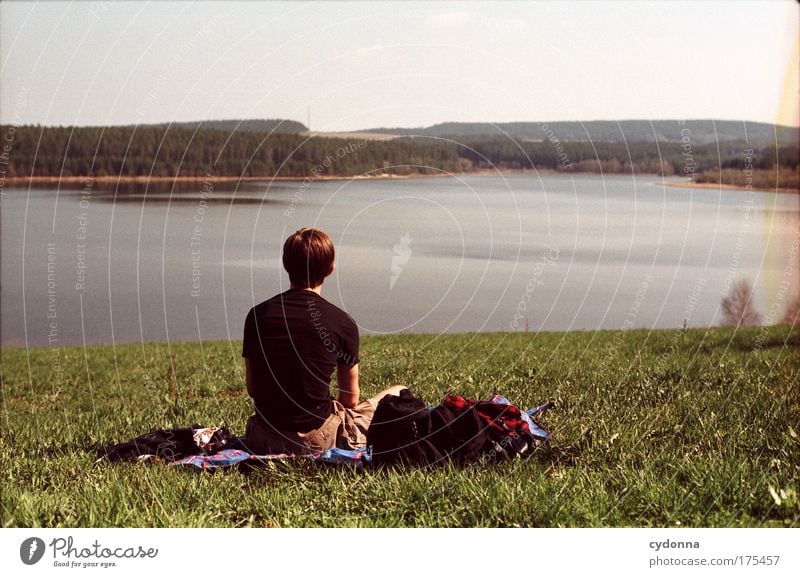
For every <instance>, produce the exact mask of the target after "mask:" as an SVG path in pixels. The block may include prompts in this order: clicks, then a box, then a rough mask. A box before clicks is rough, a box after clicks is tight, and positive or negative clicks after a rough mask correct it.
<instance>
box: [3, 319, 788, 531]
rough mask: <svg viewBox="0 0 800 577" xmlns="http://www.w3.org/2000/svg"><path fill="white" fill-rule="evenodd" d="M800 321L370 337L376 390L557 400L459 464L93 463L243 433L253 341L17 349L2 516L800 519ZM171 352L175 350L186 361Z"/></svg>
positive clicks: (486, 522) (11, 371)
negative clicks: (209, 468)
mask: <svg viewBox="0 0 800 577" xmlns="http://www.w3.org/2000/svg"><path fill="white" fill-rule="evenodd" d="M798 345H800V330H798V329H790V328H789V327H786V326H779V327H768V328H766V327H765V328H753V329H739V330H734V329H719V328H715V329H695V330H689V331H685V332H684V331H652V332H651V331H626V332H622V331H618V332H585V333H550V334H525V333H514V334H510V333H487V334H458V335H444V336H434V335H399V336H388V337H364V338H363V339H362V355H361V358H362V361H361V375H362V376H361V381H362V392H363V394H364V396H368V395H370V394H372V393H374V392H377V391H378V390H380V389H382V388H384V387H386V386H388V385H390V384H397V383H403V384H410V385H411V386H412V387H413V389H414V390H415V392H416V393H417V395H419V396H421V397H422V398H424V399H425V400H426V401H428V402H429V403H431V404H434V403H438V402H439V401H440V400H441V398H442V396H443V395H444V394H445V393H446V392H448V391H455V392H458V393H460V394H463V395H466V396H472V397H481V398H482V397H487V396H488V395H490V394H492V393H494V392H500V393H503V394H505V395H506V396H507V397H509V398H510V399H511V400H512V401H514V402H515V403H517V404H519V405H521V406H526V407H527V406H532V405H535V404H538V403H541V402H543V401H545V400H547V399H553V400H554V401H555V404H556V408H555V409H554V410H552V411H551V412H549V413H548V414H547V415H546V417H545V418H544V419H543V424H544V425H545V426H546V427H547V428H548V429H549V430H550V431H551V432H552V434H553V439H552V442H551V443H550V445H549V447H546V448H544V449H541V450H539V451H537V453H536V454H534V455H533V456H532V457H530V458H528V459H525V460H515V461H508V462H504V463H500V464H498V465H492V466H482V467H472V468H466V469H458V468H456V467H454V466H447V467H439V468H436V469H421V470H413V471H364V472H358V471H354V470H351V469H349V468H347V467H336V466H323V465H314V464H311V463H308V462H305V461H297V462H288V463H281V464H277V465H275V466H273V467H270V468H267V469H265V470H259V471H254V472H251V473H249V474H244V473H241V472H239V471H236V470H226V471H222V472H218V473H215V474H201V473H197V472H194V471H190V470H183V469H180V470H179V469H175V468H171V467H169V466H166V465H164V464H160V463H151V464H118V465H112V464H109V463H107V462H103V461H101V462H96V457H95V453H94V450H95V448H96V447H97V446H98V445H99V444H102V443H108V442H119V441H124V440H127V439H129V438H131V437H134V436H136V435H138V434H142V433H145V432H147V431H148V430H150V429H153V428H158V427H181V426H187V425H190V424H192V423H194V422H197V423H201V424H207V425H223V424H225V425H227V426H228V427H229V428H230V429H231V430H232V432H233V433H235V434H241V433H243V427H244V423H245V420H246V418H247V416H248V415H249V414H250V411H251V407H250V403H249V399H248V398H247V396H246V394H245V393H244V390H243V388H244V387H243V384H242V383H243V378H242V362H241V358H240V343H239V342H204V343H202V344H200V343H172V344H171V345H169V346H168V345H167V344H165V343H161V344H144V345H140V344H134V345H117V346H116V347H112V346H93V347H88V348H86V349H85V350H84V349H83V348H81V347H75V348H54V349H29V350H27V351H26V350H24V349H3V350H2V367H1V371H2V374H1V375H0V376H1V377H2V401H3V427H2V434H0V482H1V483H2V497H0V498H1V499H2V503H1V506H0V515H1V516H2V518H1V520H2V525H3V526H6V527H20V526H46V527H55V526H92V527H100V526H103V527H107V526H113V527H118V526H119V527H139V526H144V527H208V526H221V527H230V526H237V527H240V526H259V527H261V526H544V527H550V526H568V527H575V526H634V527H643V526H648V527H666V526H683V527H686V526H703V527H722V526H747V527H761V526H780V527H783V526H794V527H797V526H800V499H799V498H798V490H800V487H798V479H800V438H798V435H800V380H799V379H800V377H799V375H800V360H799V358H798V355H797V351H798ZM171 359H172V360H171Z"/></svg>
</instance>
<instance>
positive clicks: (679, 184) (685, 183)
mask: <svg viewBox="0 0 800 577" xmlns="http://www.w3.org/2000/svg"><path fill="white" fill-rule="evenodd" d="M661 184H663V185H664V186H672V187H675V188H703V189H717V190H739V191H742V192H747V191H751V190H752V191H754V192H778V193H782V194H784V193H789V194H792V193H794V194H800V190H797V189H796V188H763V187H758V186H751V187H750V188H747V187H745V186H740V185H738V184H720V183H718V182H692V181H689V180H664V181H662V182H661Z"/></svg>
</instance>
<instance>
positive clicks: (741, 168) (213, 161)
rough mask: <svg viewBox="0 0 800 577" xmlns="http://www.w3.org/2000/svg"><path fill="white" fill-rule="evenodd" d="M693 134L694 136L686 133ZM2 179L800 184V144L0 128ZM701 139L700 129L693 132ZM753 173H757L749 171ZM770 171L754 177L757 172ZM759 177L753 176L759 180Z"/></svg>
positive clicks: (180, 129) (143, 128)
mask: <svg viewBox="0 0 800 577" xmlns="http://www.w3.org/2000/svg"><path fill="white" fill-rule="evenodd" d="M687 129H688V130H691V129H689V128H687ZM0 131H1V132H2V133H3V134H4V135H5V136H4V138H5V140H4V147H3V152H2V154H1V155H0V179H2V181H3V182H5V179H6V178H8V177H10V178H14V177H17V178H23V179H24V178H29V177H65V176H66V177H83V176H93V177H94V176H96V177H126V178H130V177H149V176H156V177H162V178H171V177H193V178H198V177H206V176H209V175H214V176H227V177H242V176H249V177H270V176H279V177H303V178H307V177H310V178H315V177H320V176H338V177H343V176H356V175H365V176H375V175H381V174H395V175H409V174H441V173H445V174H452V173H464V172H472V171H478V170H496V169H500V170H504V169H512V170H519V169H523V170H530V169H537V170H542V169H544V170H557V171H569V172H594V173H603V174H614V173H619V174H663V175H665V176H671V175H681V176H686V177H693V178H694V177H700V176H703V173H708V174H707V175H705V176H703V178H706V179H711V180H706V181H707V182H715V179H716V181H718V180H719V179H720V178H722V179H723V182H726V183H731V184H742V182H744V181H743V180H742V179H743V178H745V177H747V178H749V179H750V182H749V183H750V184H753V186H759V187H765V188H776V187H777V188H790V189H797V188H798V145H797V144H791V145H784V146H778V147H776V146H775V144H774V143H772V144H764V145H757V144H755V143H754V142H753V141H752V140H751V141H750V142H744V141H741V140H738V141H720V142H712V143H706V144H697V143H696V142H695V140H694V139H693V138H690V139H689V140H688V141H683V142H681V141H675V142H660V141H659V142H658V143H656V142H653V141H650V142H647V141H645V142H633V141H628V142H609V141H600V140H598V141H591V142H589V141H569V140H555V139H554V138H547V139H544V140H541V139H538V140H535V141H534V140H533V139H521V138H509V137H506V136H504V137H500V136H463V137H459V138H457V139H453V140H444V139H439V138H427V137H416V138H415V137H404V136H399V137H397V138H393V139H389V140H371V139H370V138H369V137H368V136H367V135H364V137H363V138H362V137H360V135H358V134H352V133H351V134H349V135H346V137H342V138H319V137H312V136H309V135H308V134H280V133H274V132H273V133H263V132H259V131H255V132H254V131H247V130H235V131H228V130H219V129H211V128H208V127H206V123H203V127H202V128H196V127H195V128H188V127H175V126H174V125H170V126H167V125H163V126H153V125H150V126H136V127H124V126H116V127H106V128H99V127H41V126H17V127H12V126H0ZM692 134H694V133H692ZM748 171H749V172H748ZM753 171H762V173H763V174H761V176H760V178H761V180H759V181H756V180H755V176H752V175H751V174H750V173H751V172H753ZM751 176H752V178H751Z"/></svg>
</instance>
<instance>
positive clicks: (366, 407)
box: [244, 401, 375, 455]
mask: <svg viewBox="0 0 800 577" xmlns="http://www.w3.org/2000/svg"><path fill="white" fill-rule="evenodd" d="M374 414H375V405H373V404H372V403H371V402H370V401H361V402H360V403H359V404H358V405H356V406H355V408H352V409H348V408H345V407H344V406H343V405H342V404H341V403H340V402H339V401H333V412H332V413H331V415H330V417H328V418H327V419H326V420H325V422H324V423H323V424H322V426H321V427H320V428H319V429H314V430H313V431H308V432H305V433H298V432H295V431H278V430H276V429H271V428H270V427H269V425H267V424H266V423H264V421H263V420H261V418H260V417H259V416H258V415H252V416H251V417H250V418H249V419H248V421H247V430H246V431H245V439H244V442H245V445H246V446H247V449H248V451H249V452H251V453H253V454H256V455H271V454H278V453H309V452H315V451H324V450H326V449H332V448H333V447H338V448H340V449H363V448H365V447H366V446H367V429H368V428H369V424H370V422H372V416H373V415H374Z"/></svg>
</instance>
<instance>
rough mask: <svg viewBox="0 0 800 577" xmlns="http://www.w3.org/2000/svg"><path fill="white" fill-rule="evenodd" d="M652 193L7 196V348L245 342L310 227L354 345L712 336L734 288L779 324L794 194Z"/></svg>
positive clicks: (34, 192)
mask: <svg viewBox="0 0 800 577" xmlns="http://www.w3.org/2000/svg"><path fill="white" fill-rule="evenodd" d="M660 183H661V179H660V178H656V177H637V178H633V177H630V176H610V177H608V176H607V177H600V176H595V175H540V176H537V175H533V174H522V173H512V174H505V175H500V174H497V175H469V176H453V177H442V178H416V179H391V180H388V179H387V180H340V181H316V182H313V183H308V182H306V183H302V182H274V183H270V182H269V181H264V182H249V183H246V184H242V185H240V186H239V187H238V188H234V187H231V186H223V185H220V184H215V185H213V187H211V186H208V185H206V186H204V185H203V184H202V183H198V184H196V185H191V186H189V187H183V188H182V189H181V190H180V191H174V192H170V191H169V190H159V189H153V188H150V189H149V190H145V189H144V187H138V186H126V187H125V189H124V190H119V191H116V192H115V191H113V190H101V189H99V188H98V187H97V186H96V185H92V186H89V187H87V188H85V189H82V188H81V187H78V188H76V189H64V188H61V189H60V190H56V189H55V188H52V187H32V188H30V189H28V188H27V187H25V188H6V190H5V191H4V194H3V198H2V216H1V217H0V218H2V280H1V281H0V282H1V286H0V288H1V289H2V317H1V318H2V325H1V326H0V330H1V331H2V332H1V333H0V334H1V335H2V341H1V342H2V345H3V346H25V345H26V344H27V345H28V346H40V345H70V344H82V343H84V342H85V343H87V344H89V343H112V342H115V343H123V342H138V341H164V340H171V341H176V340H201V339H202V340H208V339H240V338H241V335H242V327H243V323H244V318H245V315H246V314H247V311H248V310H249V308H250V307H252V306H253V305H254V304H256V303H258V302H260V301H262V300H264V299H266V298H268V297H270V296H272V295H273V294H275V293H277V292H280V291H282V290H285V289H286V288H288V277H287V276H286V274H285V273H284V272H283V270H282V267H281V260H280V257H281V247H282V243H283V240H284V239H285V238H286V237H287V236H288V235H289V234H290V233H291V232H293V231H294V230H296V229H297V228H299V227H301V226H317V227H320V228H322V229H324V230H325V231H327V232H328V233H329V234H330V235H331V237H332V238H333V240H334V243H335V244H336V248H337V263H336V267H337V268H336V272H335V273H334V275H333V276H332V277H330V278H329V279H327V280H326V282H325V285H324V286H323V291H322V295H323V296H324V297H325V298H327V299H328V300H330V301H331V302H333V303H335V304H337V305H339V306H341V307H343V308H344V309H345V310H347V311H348V312H349V313H350V315H351V316H352V317H353V318H354V319H355V320H356V321H357V322H358V324H359V327H360V329H361V332H362V334H393V333H403V332H427V333H441V332H462V331H524V330H528V331H531V332H534V331H568V330H592V331H593V330H597V329H628V328H677V327H682V326H683V325H684V322H685V323H686V325H687V326H689V327H698V326H709V325H715V324H719V322H720V320H721V318H722V317H721V311H720V298H721V296H722V295H723V294H725V292H726V291H727V290H728V289H729V288H730V286H731V284H732V283H733V282H736V281H737V280H739V279H747V280H749V281H750V282H751V283H752V284H753V286H754V287H755V295H756V298H755V306H756V308H757V309H758V310H759V311H760V312H761V314H762V315H763V316H764V317H765V320H766V321H767V322H775V321H777V320H779V319H780V318H781V317H782V316H783V310H784V304H785V303H786V302H787V301H788V300H790V299H792V298H796V297H797V294H798V280H797V277H798V261H797V254H798V242H799V241H800V237H799V236H798V235H799V234H800V233H799V232H798V231H799V230H800V206H799V200H798V196H796V195H790V194H773V193H762V192H752V191H730V190H722V191H720V190H708V189H689V188H676V187H665V186H663V185H661V184H660Z"/></svg>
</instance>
